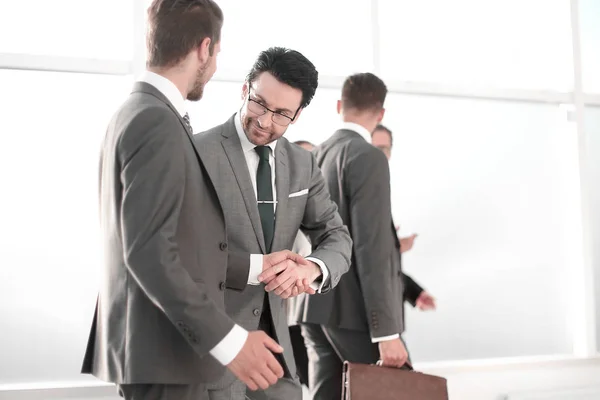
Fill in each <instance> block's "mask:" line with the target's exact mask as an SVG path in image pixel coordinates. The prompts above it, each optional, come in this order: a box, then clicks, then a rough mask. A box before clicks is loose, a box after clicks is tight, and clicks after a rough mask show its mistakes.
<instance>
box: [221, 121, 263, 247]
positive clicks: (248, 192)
mask: <svg viewBox="0 0 600 400" xmlns="http://www.w3.org/2000/svg"><path fill="white" fill-rule="evenodd" d="M223 136H225V139H224V140H223V141H222V142H221V144H222V145H223V150H224V151H225V154H226V155H227V158H228V159H229V164H230V165H231V169H232V170H233V174H234V175H235V179H236V181H237V183H238V187H239V189H240V191H241V192H242V198H243V199H244V204H245V205H246V211H248V215H249V216H250V222H251V223H252V227H253V228H254V233H255V234H256V238H257V239H258V243H259V244H260V248H261V250H262V252H263V253H265V252H266V246H265V238H264V236H263V231H262V225H261V223H260V215H259V214H258V206H257V204H258V203H257V202H256V194H255V193H254V188H253V187H252V181H251V180H250V172H249V171H248V164H246V157H245V156H244V153H243V152H242V145H241V143H240V138H239V137H238V135H237V132H236V130H235V125H234V123H233V119H230V120H229V121H227V123H226V124H225V125H224V126H223Z"/></svg>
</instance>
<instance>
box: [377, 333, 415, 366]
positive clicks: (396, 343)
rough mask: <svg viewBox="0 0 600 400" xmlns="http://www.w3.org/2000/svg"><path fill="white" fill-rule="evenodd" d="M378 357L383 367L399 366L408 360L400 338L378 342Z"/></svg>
mask: <svg viewBox="0 0 600 400" xmlns="http://www.w3.org/2000/svg"><path fill="white" fill-rule="evenodd" d="M379 357H380V358H381V365H382V366H384V367H393V368H401V367H402V366H403V365H404V364H405V363H406V361H407V360H408V352H407V351H406V347H404V343H402V340H400V339H392V340H386V341H384V342H379Z"/></svg>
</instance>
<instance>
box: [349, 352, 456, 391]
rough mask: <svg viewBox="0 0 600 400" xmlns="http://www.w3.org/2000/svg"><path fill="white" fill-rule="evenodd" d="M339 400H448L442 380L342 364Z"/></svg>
mask: <svg viewBox="0 0 600 400" xmlns="http://www.w3.org/2000/svg"><path fill="white" fill-rule="evenodd" d="M343 382H344V383H343V387H342V400H448V388H447V384H446V379H445V378H441V377H439V376H433V375H427V374H423V373H421V372H416V371H413V369H412V367H411V366H410V365H409V364H407V365H406V367H403V368H402V369H398V368H386V367H379V366H377V365H365V364H353V363H350V362H347V361H346V362H345V363H344V380H343Z"/></svg>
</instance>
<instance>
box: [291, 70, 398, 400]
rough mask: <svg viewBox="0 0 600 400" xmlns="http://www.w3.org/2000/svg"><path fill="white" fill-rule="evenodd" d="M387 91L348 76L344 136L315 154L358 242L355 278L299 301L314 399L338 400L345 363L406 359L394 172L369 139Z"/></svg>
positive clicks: (373, 80)
mask: <svg viewBox="0 0 600 400" xmlns="http://www.w3.org/2000/svg"><path fill="white" fill-rule="evenodd" d="M386 95H387V88H386V86H385V84H384V83H383V81H382V80H381V79H379V78H378V77H377V76H375V75H373V74H371V73H361V74H355V75H352V76H349V77H348V78H347V79H346V80H345V82H344V85H343V87H342V96H341V100H339V101H338V104H337V108H338V113H339V114H340V116H341V118H342V120H343V123H342V124H341V126H340V129H339V130H338V131H336V132H335V133H334V134H333V136H331V137H330V138H329V139H327V140H326V141H325V142H324V143H322V144H321V145H319V146H317V147H316V148H315V150H314V153H315V156H316V159H317V163H318V164H319V166H320V167H321V170H322V172H323V175H324V177H325V181H326V183H327V186H328V188H329V193H330V195H331V198H332V199H333V201H334V202H335V203H336V204H337V206H338V209H339V213H340V216H341V217H342V220H343V222H344V224H346V226H348V228H349V229H350V234H351V236H352V240H353V248H352V265H351V267H350V272H349V273H347V274H345V275H344V276H342V277H341V279H340V282H339V284H338V286H337V287H336V288H334V289H333V290H332V291H331V292H330V293H327V294H324V295H322V296H305V297H304V299H303V301H302V302H300V301H298V303H299V304H298V305H297V307H296V309H295V310H294V311H295V317H296V321H299V322H301V323H302V326H301V329H302V336H303V337H304V339H305V343H306V345H307V350H308V359H309V382H310V392H311V395H312V397H313V399H314V400H321V399H327V400H330V399H339V398H340V397H341V388H342V369H343V363H344V361H346V360H348V361H351V362H357V363H363V364H374V363H376V362H377V361H379V360H381V362H382V364H383V365H384V366H387V367H395V368H400V367H402V366H403V365H404V363H405V362H406V360H407V357H408V354H407V352H406V349H405V347H404V344H403V343H402V341H401V340H400V334H401V333H402V331H403V327H402V305H401V304H400V303H401V302H402V293H403V289H402V281H401V280H400V279H397V280H394V279H390V277H391V276H394V275H397V274H398V273H399V272H400V265H399V263H396V262H395V260H394V257H393V255H394V254H397V253H398V251H397V249H396V248H395V246H394V240H393V238H392V237H390V231H389V229H390V227H391V226H392V219H391V215H392V212H391V205H390V173H389V166H388V162H387V159H386V157H385V156H384V155H383V154H382V153H381V152H380V151H378V150H377V149H376V148H374V147H373V146H372V145H371V143H370V141H371V132H373V130H374V129H375V128H376V126H377V125H378V124H379V123H380V122H381V120H382V119H383V115H384V113H385V109H384V102H385V98H386Z"/></svg>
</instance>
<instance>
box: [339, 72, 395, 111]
mask: <svg viewBox="0 0 600 400" xmlns="http://www.w3.org/2000/svg"><path fill="white" fill-rule="evenodd" d="M386 95H387V87H386V86H385V83H383V81H382V80H381V79H379V78H378V77H377V76H375V75H373V74H372V73H370V72H365V73H360V74H354V75H350V76H349V77H347V78H346V80H345V81H344V85H343V86H342V107H343V108H344V109H355V110H358V111H370V110H380V109H382V108H383V103H384V102H385V96H386Z"/></svg>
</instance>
